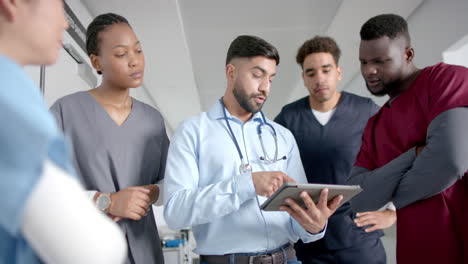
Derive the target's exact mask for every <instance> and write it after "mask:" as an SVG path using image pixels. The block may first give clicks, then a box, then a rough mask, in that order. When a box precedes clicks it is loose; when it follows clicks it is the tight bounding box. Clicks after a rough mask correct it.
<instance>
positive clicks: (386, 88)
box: [365, 81, 398, 97]
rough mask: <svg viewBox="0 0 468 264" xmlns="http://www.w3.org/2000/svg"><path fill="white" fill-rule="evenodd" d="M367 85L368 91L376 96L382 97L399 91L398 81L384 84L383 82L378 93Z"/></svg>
mask: <svg viewBox="0 0 468 264" xmlns="http://www.w3.org/2000/svg"><path fill="white" fill-rule="evenodd" d="M365 83H366V87H367V90H368V91H369V92H370V93H371V94H372V95H374V96H378V97H382V96H385V95H389V94H390V93H391V92H392V91H393V90H395V89H397V86H398V83H397V82H396V81H392V82H389V83H384V82H382V89H380V90H378V91H372V89H371V88H369V85H368V84H367V81H366V82H365Z"/></svg>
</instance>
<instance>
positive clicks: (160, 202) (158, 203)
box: [153, 180, 164, 206]
mask: <svg viewBox="0 0 468 264" xmlns="http://www.w3.org/2000/svg"><path fill="white" fill-rule="evenodd" d="M156 186H158V188H159V196H158V199H156V201H155V202H154V203H153V205H155V206H163V205H164V197H163V188H164V180H160V181H159V182H157V183H156Z"/></svg>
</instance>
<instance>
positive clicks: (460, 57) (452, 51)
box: [442, 34, 468, 67]
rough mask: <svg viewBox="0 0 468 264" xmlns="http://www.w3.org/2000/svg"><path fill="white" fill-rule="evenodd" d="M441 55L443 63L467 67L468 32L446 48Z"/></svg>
mask: <svg viewBox="0 0 468 264" xmlns="http://www.w3.org/2000/svg"><path fill="white" fill-rule="evenodd" d="M442 57H443V59H444V62H445V63H449V64H455V65H461V66H465V67H468V34H467V35H466V36H465V37H464V38H462V39H461V40H460V41H458V42H457V43H455V44H454V45H452V46H451V47H450V48H449V49H448V50H446V51H445V52H444V53H443V54H442Z"/></svg>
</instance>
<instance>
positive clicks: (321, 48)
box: [296, 36, 341, 68]
mask: <svg viewBox="0 0 468 264" xmlns="http://www.w3.org/2000/svg"><path fill="white" fill-rule="evenodd" d="M321 52H325V53H330V54H331V55H332V56H333V59H334V60H335V64H336V65H338V62H339V60H340V56H341V50H340V48H339V47H338V45H337V44H336V42H335V40H334V39H332V38H330V37H323V36H315V37H314V38H312V39H309V40H307V41H306V42H304V44H302V46H301V47H300V48H299V50H298V51H297V55H296V62H297V64H299V66H301V68H302V65H303V64H304V60H305V58H306V57H307V56H308V55H310V54H313V53H321Z"/></svg>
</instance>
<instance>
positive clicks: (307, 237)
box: [291, 218, 328, 243]
mask: <svg viewBox="0 0 468 264" xmlns="http://www.w3.org/2000/svg"><path fill="white" fill-rule="evenodd" d="M291 219H292V221H293V223H292V224H293V229H294V230H296V232H297V233H298V234H299V237H300V238H301V240H302V242H304V243H310V242H314V241H317V240H319V239H322V238H323V237H324V236H325V232H326V231H327V226H328V221H327V223H326V224H325V227H324V228H323V230H322V231H320V232H319V233H317V234H312V233H310V232H308V231H307V230H305V229H304V227H302V226H301V225H300V224H299V223H298V222H297V221H296V220H295V219H294V218H291Z"/></svg>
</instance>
